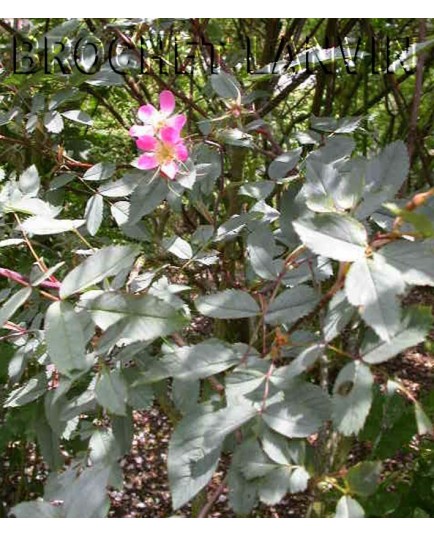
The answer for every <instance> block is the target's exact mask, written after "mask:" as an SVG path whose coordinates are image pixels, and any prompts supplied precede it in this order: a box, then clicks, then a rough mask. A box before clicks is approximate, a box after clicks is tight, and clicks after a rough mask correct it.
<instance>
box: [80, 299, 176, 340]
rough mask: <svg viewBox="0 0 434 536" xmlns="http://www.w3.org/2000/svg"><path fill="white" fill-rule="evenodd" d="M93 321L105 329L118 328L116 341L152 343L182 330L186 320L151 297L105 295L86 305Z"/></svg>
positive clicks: (169, 306)
mask: <svg viewBox="0 0 434 536" xmlns="http://www.w3.org/2000/svg"><path fill="white" fill-rule="evenodd" d="M86 308H87V310H88V311H89V312H90V314H91V315H92V318H93V321H94V322H95V323H96V324H97V325H98V326H100V327H101V328H102V329H107V328H109V327H111V326H113V327H115V326H117V327H118V328H119V331H117V334H116V338H117V339H120V338H123V337H125V338H127V339H128V340H129V342H133V341H140V340H141V341H151V340H153V339H155V338H157V337H163V336H164V335H169V334H170V333H173V332H174V331H176V330H178V329H181V328H182V327H183V326H184V324H185V319H184V316H183V315H182V313H181V312H179V311H177V310H176V309H175V308H173V307H172V306H171V305H169V304H168V303H166V302H164V301H163V300H160V299H158V298H156V297H154V296H151V295H143V296H133V295H129V294H121V293H118V292H105V293H103V294H100V295H99V296H97V297H96V298H95V299H94V300H92V301H90V302H88V303H86Z"/></svg>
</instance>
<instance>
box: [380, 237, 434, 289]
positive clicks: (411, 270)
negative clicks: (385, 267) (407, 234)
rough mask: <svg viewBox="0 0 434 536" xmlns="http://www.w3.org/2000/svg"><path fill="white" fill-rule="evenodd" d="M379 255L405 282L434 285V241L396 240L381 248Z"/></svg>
mask: <svg viewBox="0 0 434 536" xmlns="http://www.w3.org/2000/svg"><path fill="white" fill-rule="evenodd" d="M379 255H381V256H382V257H383V258H384V259H385V261H386V262H387V263H388V264H390V265H391V266H393V267H394V268H396V269H397V270H398V271H399V272H400V273H401V274H402V277H403V278H404V280H405V282H406V283H407V284H409V285H430V286H432V287H433V286H434V242H432V241H426V242H410V241H409V240H396V241H394V242H392V243H391V244H386V245H385V246H384V247H383V248H381V250H380V252H379Z"/></svg>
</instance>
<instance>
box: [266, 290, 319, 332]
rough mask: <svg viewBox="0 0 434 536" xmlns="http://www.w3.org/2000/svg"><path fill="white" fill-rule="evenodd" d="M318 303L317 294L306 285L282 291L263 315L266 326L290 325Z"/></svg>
mask: <svg viewBox="0 0 434 536" xmlns="http://www.w3.org/2000/svg"><path fill="white" fill-rule="evenodd" d="M317 303H318V295H317V293H316V292H315V291H314V290H313V289H312V288H311V287H308V286H307V285H299V286H297V287H294V288H291V289H288V290H285V291H283V292H282V293H281V294H279V295H278V296H277V298H276V299H275V300H274V301H273V302H272V303H271V305H270V307H269V308H268V310H267V313H266V315H265V321H266V322H267V324H272V325H276V324H282V323H285V324H292V323H293V322H295V321H296V320H298V319H299V318H301V317H303V316H305V315H307V314H308V313H310V312H311V311H313V310H314V309H315V307H316V305H317Z"/></svg>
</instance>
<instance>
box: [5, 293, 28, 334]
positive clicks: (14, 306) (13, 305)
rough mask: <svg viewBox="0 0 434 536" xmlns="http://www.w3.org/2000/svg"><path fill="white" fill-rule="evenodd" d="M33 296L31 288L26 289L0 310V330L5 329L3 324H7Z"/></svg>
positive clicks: (14, 295) (15, 295) (10, 299)
mask: <svg viewBox="0 0 434 536" xmlns="http://www.w3.org/2000/svg"><path fill="white" fill-rule="evenodd" d="M31 294H32V289H31V287H24V288H22V289H20V290H19V291H18V292H16V293H15V294H13V295H12V296H11V297H10V298H9V299H8V300H7V301H6V302H5V303H4V304H3V306H2V308H1V309H0V329H1V328H2V327H3V324H4V323H5V322H7V321H8V320H9V319H10V318H11V317H12V316H13V315H14V314H15V313H16V311H18V309H19V308H20V307H21V306H22V305H24V303H26V301H27V300H28V299H29V298H30V295H31Z"/></svg>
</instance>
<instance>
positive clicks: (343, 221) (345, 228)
mask: <svg viewBox="0 0 434 536" xmlns="http://www.w3.org/2000/svg"><path fill="white" fill-rule="evenodd" d="M293 225H294V229H295V231H296V232H297V234H298V235H299V237H300V239H301V241H302V242H303V244H304V245H305V246H307V247H308V248H309V249H310V250H312V251H313V252H314V253H316V254H317V255H322V256H324V257H327V258H330V259H335V260H337V261H356V260H358V259H361V258H363V256H364V254H365V248H366V246H367V245H368V236H367V233H366V229H365V228H364V227H363V225H362V224H361V223H359V222H358V221H357V220H355V219H353V218H351V217H350V216H347V215H345V214H335V213H323V214H316V215H315V216H313V217H311V218H309V219H299V220H297V221H295V222H294V223H293Z"/></svg>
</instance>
